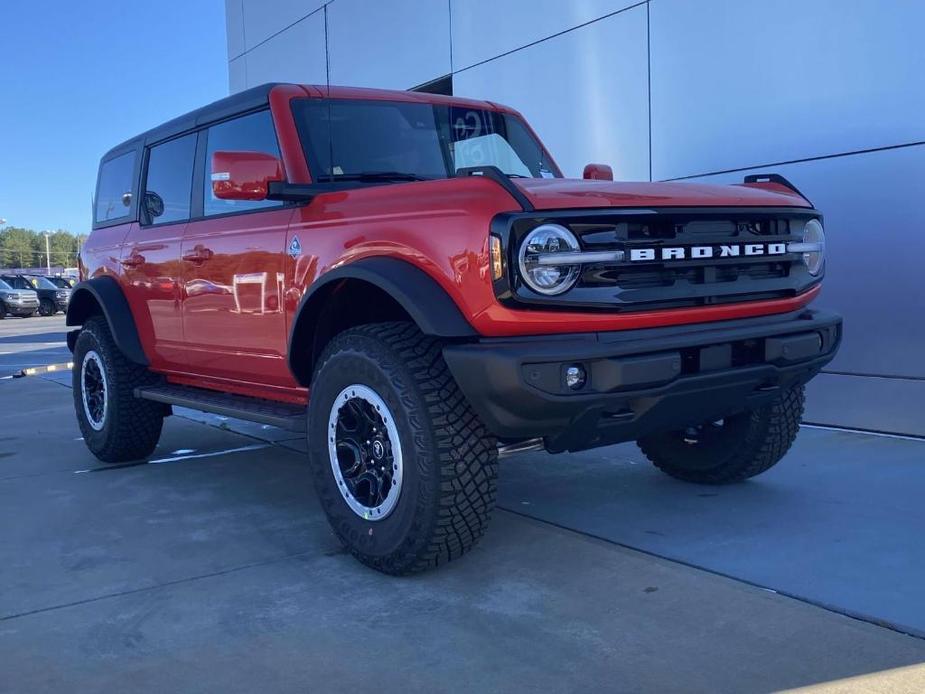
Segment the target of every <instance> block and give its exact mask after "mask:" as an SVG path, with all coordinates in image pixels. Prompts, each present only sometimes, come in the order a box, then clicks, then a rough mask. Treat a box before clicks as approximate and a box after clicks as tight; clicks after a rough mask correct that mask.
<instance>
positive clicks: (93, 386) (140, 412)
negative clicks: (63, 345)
mask: <svg viewBox="0 0 925 694" xmlns="http://www.w3.org/2000/svg"><path fill="white" fill-rule="evenodd" d="M71 378H72V384H73V394H74V409H75V411H76V413H77V423H78V425H79V426H80V433H81V434H83V439H84V443H85V444H86V445H87V448H89V449H90V451H91V452H92V453H93V455H95V456H96V457H97V458H99V459H100V460H101V461H103V462H104V463H124V462H128V461H131V460H139V459H141V458H145V457H147V456H148V455H150V454H151V452H152V451H153V450H154V448H155V446H157V442H158V439H159V438H160V436H161V428H162V426H163V423H164V415H165V414H166V410H165V407H164V405H162V404H160V403H156V402H151V401H148V400H141V399H138V398H136V397H135V395H134V390H135V388H137V387H138V386H144V385H151V384H153V383H157V382H158V377H157V376H155V375H154V374H152V373H151V372H150V371H148V370H147V369H146V368H145V367H143V366H139V365H138V364H135V363H133V362H130V361H129V360H128V359H126V358H125V356H124V355H123V354H122V352H120V351H119V348H118V347H117V346H116V343H115V341H114V340H113V338H112V334H111V333H110V331H109V325H108V324H107V323H106V320H105V319H104V318H102V317H98V316H97V317H94V318H91V319H89V320H88V321H87V322H86V323H84V325H83V328H81V331H80V335H79V336H78V337H77V342H76V344H75V345H74V367H73V370H72V377H71Z"/></svg>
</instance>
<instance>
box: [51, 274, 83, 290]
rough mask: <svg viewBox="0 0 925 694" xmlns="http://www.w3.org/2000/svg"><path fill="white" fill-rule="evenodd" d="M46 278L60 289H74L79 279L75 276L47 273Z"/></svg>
mask: <svg viewBox="0 0 925 694" xmlns="http://www.w3.org/2000/svg"><path fill="white" fill-rule="evenodd" d="M45 279H47V280H48V281H49V282H51V283H52V284H53V285H55V286H56V287H57V288H58V289H73V288H74V285H75V284H77V280H76V279H74V278H73V277H64V276H62V275H45Z"/></svg>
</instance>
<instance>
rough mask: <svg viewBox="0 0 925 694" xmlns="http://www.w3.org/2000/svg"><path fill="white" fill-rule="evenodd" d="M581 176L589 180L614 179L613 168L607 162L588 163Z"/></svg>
mask: <svg viewBox="0 0 925 694" xmlns="http://www.w3.org/2000/svg"><path fill="white" fill-rule="evenodd" d="M581 177H582V178H586V179H588V180H589V181H612V180H613V169H611V168H610V167H609V166H607V164H588V165H587V166H586V167H585V170H584V173H582V174H581Z"/></svg>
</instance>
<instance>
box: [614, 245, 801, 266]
mask: <svg viewBox="0 0 925 694" xmlns="http://www.w3.org/2000/svg"><path fill="white" fill-rule="evenodd" d="M786 253H787V244H786V243H724V244H715V245H712V246H662V247H659V248H631V249H630V252H629V259H630V262H654V261H657V260H663V261H671V260H702V259H706V258H735V257H739V256H756V255H784V254H786Z"/></svg>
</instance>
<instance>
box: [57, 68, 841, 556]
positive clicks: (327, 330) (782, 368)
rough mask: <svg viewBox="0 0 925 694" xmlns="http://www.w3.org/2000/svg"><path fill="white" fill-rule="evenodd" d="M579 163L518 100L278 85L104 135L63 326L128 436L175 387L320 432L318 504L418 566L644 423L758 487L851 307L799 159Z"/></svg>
mask: <svg viewBox="0 0 925 694" xmlns="http://www.w3.org/2000/svg"><path fill="white" fill-rule="evenodd" d="M584 178H585V179H586V180H568V179H565V178H563V177H562V173H561V172H560V170H559V168H558V166H556V163H555V161H553V159H552V157H551V156H550V154H549V152H547V151H546V149H545V148H544V147H543V145H542V143H541V142H540V141H539V139H538V138H537V136H536V134H535V133H534V132H533V131H532V130H531V129H530V126H528V125H527V123H526V122H525V121H524V120H523V118H522V117H521V116H520V115H519V114H518V113H517V112H516V111H514V110H512V109H510V108H508V107H506V106H501V105H499V104H495V103H490V102H486V101H473V100H466V99H459V98H456V97H443V96H435V95H430V94H420V93H413V92H389V91H377V90H367V89H351V88H341V87H330V88H327V87H313V86H297V85H289V84H272V85H265V86H262V87H258V88H255V89H251V90H248V91H245V92H242V93H239V94H236V95H234V96H231V97H229V98H226V99H223V100H221V101H218V102H216V103H214V104H211V105H209V106H205V107H204V108H201V109H199V110H198V111H194V112H193V113H189V114H187V115H185V116H182V117H180V118H177V119H176V120H173V121H170V122H169V123H166V124H164V125H162V126H160V127H157V128H155V129H153V130H151V131H149V132H146V133H144V134H142V135H139V136H138V137H135V138H132V139H131V140H129V141H127V142H125V143H123V144H121V145H119V146H118V147H115V148H114V149H112V150H111V151H110V152H108V153H107V154H106V155H105V156H104V157H103V159H102V162H101V164H100V170H99V178H98V183H97V192H96V199H95V210H94V212H95V219H94V224H93V233H92V234H91V235H90V238H89V240H88V241H87V243H86V245H85V246H84V248H83V252H82V257H81V268H80V269H81V278H82V281H81V283H80V284H79V285H78V286H77V287H76V288H75V289H74V291H73V294H72V298H71V302H70V306H69V308H68V312H67V323H68V325H71V326H79V329H77V330H74V331H72V332H71V333H70V334H69V336H68V344H69V346H70V347H71V349H72V351H73V352H74V372H73V382H74V405H75V409H76V413H77V419H78V421H79V423H80V429H81V431H82V432H83V436H84V441H85V442H86V444H87V446H88V447H89V448H90V450H91V451H92V452H93V453H94V454H95V455H96V456H97V457H98V458H99V459H100V460H102V461H104V462H107V463H118V462H122V461H128V460H133V459H139V458H144V457H145V456H148V455H149V454H150V453H151V452H152V451H153V449H154V447H155V445H156V444H157V441H158V437H159V436H160V433H161V426H162V423H163V419H164V417H165V416H167V415H169V414H170V413H171V406H172V405H181V406H184V407H192V408H198V409H200V410H204V411H209V412H215V413H220V414H224V415H227V416H232V417H238V418H242V419H248V420H253V421H256V422H263V423H268V424H272V425H275V426H279V427H286V428H289V429H292V430H295V431H300V432H305V433H306V434H307V437H308V445H309V460H310V465H311V469H312V472H313V476H314V481H315V486H316V489H317V492H318V494H319V496H320V499H321V504H322V506H323V507H324V510H325V512H326V513H327V516H328V518H329V519H330V522H331V525H332V526H333V528H334V531H335V532H336V534H337V535H338V536H339V538H340V539H341V540H342V541H343V542H344V544H345V545H346V546H347V547H348V548H349V549H350V551H351V552H352V553H353V554H354V555H355V556H356V557H357V558H358V559H360V560H361V561H362V562H364V563H366V564H368V565H370V566H372V567H374V568H376V569H379V570H381V571H385V572H388V573H393V574H404V573H409V572H413V571H418V570H422V569H426V568H428V567H434V566H437V565H439V564H442V563H445V562H447V561H449V560H450V559H453V558H455V557H458V556H460V555H462V554H463V553H465V552H466V551H467V550H469V549H470V548H471V547H472V546H473V544H474V543H475V542H476V541H477V540H478V538H479V537H480V536H481V535H482V533H483V531H484V529H485V525H486V523H487V522H488V519H489V516H490V514H491V511H492V506H493V504H494V502H495V488H496V478H497V473H498V459H499V458H500V457H503V456H505V455H507V454H510V453H513V452H517V451H523V450H535V449H545V450H547V451H550V452H552V453H558V452H562V451H579V450H582V449H588V448H592V447H597V446H606V445H609V444H613V443H617V442H620V441H632V440H635V441H637V442H638V443H639V446H640V447H641V448H642V450H643V452H644V453H645V454H646V455H647V456H648V457H649V458H650V459H651V461H652V462H653V463H654V464H655V465H656V466H658V467H659V468H660V469H661V470H663V471H665V472H666V473H668V474H669V475H672V476H674V477H677V478H680V479H682V480H688V481H691V482H697V483H710V484H720V483H727V482H736V481H740V480H744V479H746V478H749V477H752V476H753V475H757V474H758V473H760V472H763V471H764V470H767V469H768V468H770V467H771V466H772V465H774V464H775V463H776V462H777V461H778V460H780V458H781V457H782V456H783V455H784V453H785V452H786V451H787V449H788V448H789V447H790V445H791V443H792V442H793V440H794V437H795V436H796V433H797V428H798V424H799V421H800V417H801V413H802V410H803V387H804V384H805V383H806V382H807V381H808V380H809V379H810V378H812V377H813V375H815V374H816V373H817V372H818V371H819V369H820V368H822V366H823V365H825V364H826V363H827V362H828V361H829V360H831V359H832V357H833V355H834V354H835V351H836V349H837V348H838V345H839V341H840V337H841V319H840V318H839V317H838V316H836V315H832V314H830V313H823V312H821V311H816V310H811V309H808V308H807V305H808V304H809V303H810V302H811V301H812V300H813V299H814V298H815V297H816V295H817V294H818V293H819V290H820V282H821V280H822V275H823V270H824V256H825V237H824V234H823V227H822V217H821V215H820V214H819V212H817V211H816V210H815V209H813V207H812V205H811V204H810V203H809V201H808V200H807V199H806V198H805V197H804V196H803V195H801V194H800V192H799V191H798V190H796V188H794V187H793V186H792V185H791V184H789V183H788V182H787V181H786V180H785V179H783V178H781V177H780V176H777V175H774V174H769V175H763V176H749V177H748V178H746V180H745V182H744V183H743V184H741V185H733V186H715V185H700V184H678V183H614V182H613V181H612V178H613V176H612V174H611V173H610V169H609V167H606V166H601V165H589V166H588V167H587V168H586V170H585V176H584Z"/></svg>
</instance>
